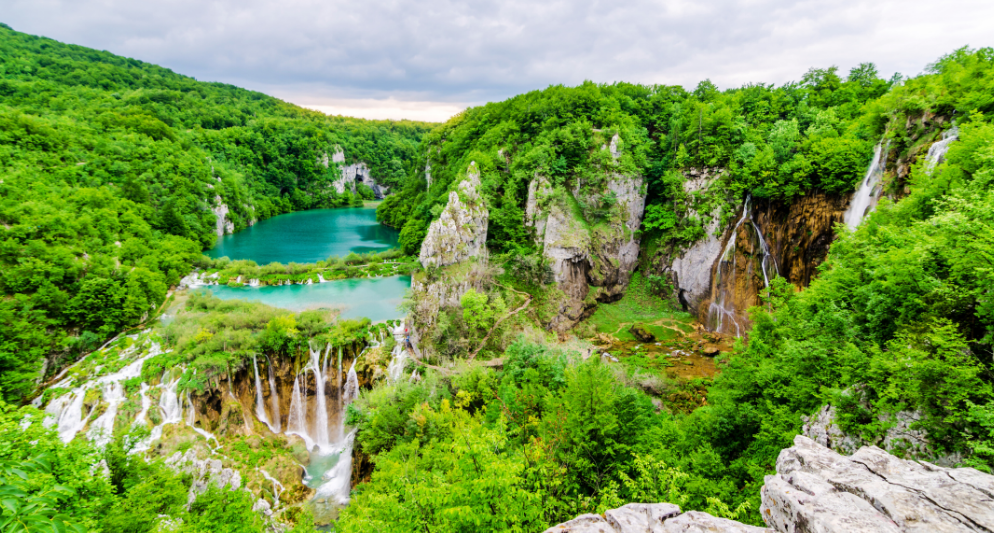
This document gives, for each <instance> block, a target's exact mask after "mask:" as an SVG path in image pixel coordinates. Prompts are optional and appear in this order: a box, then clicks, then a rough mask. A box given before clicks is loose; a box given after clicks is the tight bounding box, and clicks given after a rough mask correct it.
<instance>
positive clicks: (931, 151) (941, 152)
mask: <svg viewBox="0 0 994 533" xmlns="http://www.w3.org/2000/svg"><path fill="white" fill-rule="evenodd" d="M957 139H959V128H957V127H956V126H953V127H951V128H949V129H948V130H946V131H944V132H942V140H940V141H936V142H934V143H932V146H929V147H928V154H926V155H925V172H927V173H929V174H931V173H932V171H933V170H935V167H936V165H938V164H939V163H941V162H942V161H943V160H944V159H945V158H946V152H948V151H949V145H950V144H952V143H953V141H955V140H957Z"/></svg>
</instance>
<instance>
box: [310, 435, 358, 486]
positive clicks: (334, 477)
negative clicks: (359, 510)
mask: <svg viewBox="0 0 994 533" xmlns="http://www.w3.org/2000/svg"><path fill="white" fill-rule="evenodd" d="M355 432H356V430H354V429H353V430H352V431H350V432H349V434H348V435H346V436H345V438H344V439H343V442H342V446H341V448H340V449H339V452H338V461H337V462H336V463H335V466H334V467H332V469H331V470H329V471H327V472H325V474H324V476H322V479H323V480H324V483H322V484H321V486H320V487H318V489H317V495H316V496H315V497H317V498H334V499H335V501H336V502H338V504H339V505H346V504H347V503H349V489H350V488H351V486H352V448H353V446H354V445H355Z"/></svg>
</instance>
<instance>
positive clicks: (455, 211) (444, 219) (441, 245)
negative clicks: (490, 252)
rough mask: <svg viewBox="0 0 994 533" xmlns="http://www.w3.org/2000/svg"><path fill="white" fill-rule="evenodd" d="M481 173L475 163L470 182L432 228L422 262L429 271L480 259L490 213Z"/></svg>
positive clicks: (460, 188) (456, 193) (451, 197)
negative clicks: (481, 192)
mask: <svg viewBox="0 0 994 533" xmlns="http://www.w3.org/2000/svg"><path fill="white" fill-rule="evenodd" d="M479 186H480V171H479V169H478V168H477V167H476V163H475V162H472V163H470V165H469V168H468V169H467V170H466V178H465V179H464V180H463V181H462V182H460V183H459V186H458V187H457V190H455V191H451V192H450V193H449V202H448V204H446V206H445V209H443V210H442V214H441V215H440V216H439V217H438V220H435V221H434V222H432V223H431V226H429V227H428V234H427V235H426V236H425V240H424V242H422V244H421V253H420V254H419V255H418V259H419V260H420V261H421V265H422V266H423V267H425V268H428V267H430V266H435V267H441V266H447V265H453V264H456V263H459V262H462V261H465V260H466V259H469V258H470V257H478V256H480V254H481V253H483V250H484V249H485V248H484V247H485V244H486V242H487V223H488V222H489V218H490V212H489V211H488V210H487V206H486V204H485V203H484V201H483V198H482V197H481V196H480V194H479V191H478V188H479Z"/></svg>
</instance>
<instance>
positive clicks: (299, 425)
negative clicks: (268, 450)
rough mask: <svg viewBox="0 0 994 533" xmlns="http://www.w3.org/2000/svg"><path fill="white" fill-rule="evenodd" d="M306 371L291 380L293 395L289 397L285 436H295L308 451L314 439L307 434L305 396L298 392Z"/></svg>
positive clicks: (304, 379) (312, 445)
mask: <svg viewBox="0 0 994 533" xmlns="http://www.w3.org/2000/svg"><path fill="white" fill-rule="evenodd" d="M306 379H307V370H304V371H303V372H301V373H300V375H298V376H297V377H296V378H294V380H293V394H291V396H290V417H289V420H287V431H286V433H287V435H297V436H298V437H300V438H302V439H304V444H305V445H306V446H307V449H308V450H311V449H313V448H314V439H312V438H311V436H310V435H309V434H308V433H307V396H306V395H304V394H301V392H300V382H301V381H302V380H303V381H305V383H306Z"/></svg>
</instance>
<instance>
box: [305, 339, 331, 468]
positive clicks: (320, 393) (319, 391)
mask: <svg viewBox="0 0 994 533" xmlns="http://www.w3.org/2000/svg"><path fill="white" fill-rule="evenodd" d="M310 352H311V371H312V372H314V381H315V382H316V383H315V387H314V395H315V396H317V401H316V402H315V403H316V405H315V410H314V432H313V433H312V435H314V443H315V444H316V445H317V446H318V448H320V449H321V450H322V451H330V449H331V448H330V443H329V442H328V398H327V397H326V396H325V392H324V382H325V379H326V376H327V369H328V354H329V353H331V344H330V343H329V344H328V347H327V348H325V351H324V365H323V367H322V365H321V349H320V348H318V349H317V350H310Z"/></svg>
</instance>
